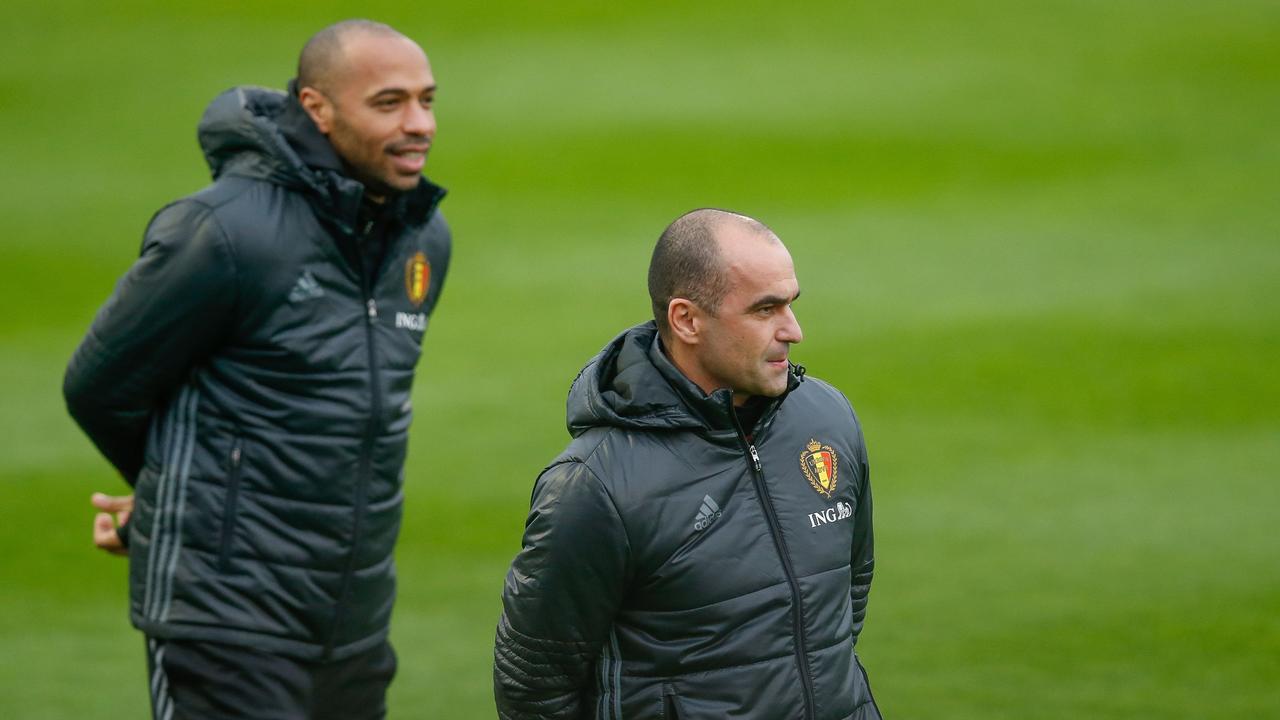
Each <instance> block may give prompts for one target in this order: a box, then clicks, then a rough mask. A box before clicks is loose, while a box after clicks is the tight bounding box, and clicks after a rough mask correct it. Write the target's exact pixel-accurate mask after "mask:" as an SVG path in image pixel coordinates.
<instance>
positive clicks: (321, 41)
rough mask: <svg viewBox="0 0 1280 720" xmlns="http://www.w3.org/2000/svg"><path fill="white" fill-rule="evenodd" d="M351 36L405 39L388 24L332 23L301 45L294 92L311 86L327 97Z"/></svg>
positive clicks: (371, 21) (341, 66)
mask: <svg viewBox="0 0 1280 720" xmlns="http://www.w3.org/2000/svg"><path fill="white" fill-rule="evenodd" d="M353 35H383V36H387V37H397V38H404V37H405V36H404V34H402V33H401V32H400V31H398V30H396V29H395V28H393V27H391V26H390V25H386V24H384V23H380V22H374V21H373V20H361V19H355V20H343V21H342V22H337V23H334V24H332V25H330V26H329V27H327V28H324V29H323V30H321V31H320V32H318V33H316V34H315V35H312V36H311V39H310V40H308V41H307V44H306V45H303V46H302V53H301V54H299V55H298V89H299V90H301V89H302V88H305V87H313V88H316V89H317V90H320V91H321V92H324V93H326V94H329V93H330V92H331V91H332V89H333V85H334V84H335V81H336V80H337V79H338V78H339V76H341V74H342V70H343V64H344V63H343V59H344V47H345V43H346V41H347V40H348V39H349V38H350V37H352V36H353ZM405 39H406V40H407V39H408V38H405Z"/></svg>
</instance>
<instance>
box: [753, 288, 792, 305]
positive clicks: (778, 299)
mask: <svg viewBox="0 0 1280 720" xmlns="http://www.w3.org/2000/svg"><path fill="white" fill-rule="evenodd" d="M799 299H800V291H799V290H797V291H796V294H795V295H792V296H791V297H789V298H788V297H783V296H781V295H765V296H764V297H762V298H760V299H758V300H756V301H755V302H753V303H751V307H750V309H751V310H757V309H759V308H762V307H769V306H771V305H787V304H789V303H793V302H795V301H796V300H799Z"/></svg>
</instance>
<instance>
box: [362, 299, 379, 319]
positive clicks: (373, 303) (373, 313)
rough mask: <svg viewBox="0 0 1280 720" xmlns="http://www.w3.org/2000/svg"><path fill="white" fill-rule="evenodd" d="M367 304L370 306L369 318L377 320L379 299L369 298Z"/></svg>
mask: <svg viewBox="0 0 1280 720" xmlns="http://www.w3.org/2000/svg"><path fill="white" fill-rule="evenodd" d="M365 306H366V307H368V308H369V319H370V320H377V319H378V301H377V300H374V299H373V298H369V299H368V301H366V302H365Z"/></svg>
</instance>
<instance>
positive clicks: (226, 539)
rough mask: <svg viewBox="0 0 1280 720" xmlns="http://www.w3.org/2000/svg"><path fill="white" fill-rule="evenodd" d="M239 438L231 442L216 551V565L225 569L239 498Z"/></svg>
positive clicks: (228, 557)
mask: <svg viewBox="0 0 1280 720" xmlns="http://www.w3.org/2000/svg"><path fill="white" fill-rule="evenodd" d="M240 443H241V440H240V438H239V437H236V439H235V441H234V442H232V443H231V455H230V460H231V462H230V466H229V467H228V468H227V498H226V502H225V503H224V504H223V509H222V543H221V547H220V548H219V552H218V567H219V568H221V569H223V570H226V569H227V563H228V562H229V561H230V559H231V536H232V534H233V530H234V529H235V521H236V506H237V505H238V504H239V500H240V453H241V444H240Z"/></svg>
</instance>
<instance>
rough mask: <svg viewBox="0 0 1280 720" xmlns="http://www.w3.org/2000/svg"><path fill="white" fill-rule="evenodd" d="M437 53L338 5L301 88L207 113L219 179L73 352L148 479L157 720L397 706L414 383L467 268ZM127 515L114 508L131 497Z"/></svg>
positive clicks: (84, 385)
mask: <svg viewBox="0 0 1280 720" xmlns="http://www.w3.org/2000/svg"><path fill="white" fill-rule="evenodd" d="M435 89H436V84H435V80H434V78H433V76H432V73H431V67H430V65H429V63H428V61H427V57H426V55H425V54H424V53H423V51H422V49H421V48H419V47H418V45H416V44H415V43H414V42H413V41H412V40H410V39H408V38H407V37H405V36H403V35H401V34H400V33H399V32H397V31H395V30H393V29H392V28H390V27H388V26H386V25H382V24H379V23H374V22H370V21H366V20H352V21H345V22H341V23H338V24H336V25H334V26H331V27H329V28H326V29H324V30H322V31H320V32H319V33H318V34H316V35H315V36H314V37H313V38H311V40H310V41H309V42H308V43H307V44H306V46H305V47H304V48H303V50H302V54H301V57H300V59H299V63H298V77H297V80H296V81H294V82H291V83H290V87H289V92H288V93H280V92H275V91H270V90H264V89H261V88H250V87H241V88H234V89H232V90H229V91H227V92H225V93H223V94H222V95H220V96H218V97H217V98H215V99H214V101H213V102H212V104H210V106H209V108H208V110H207V111H206V112H205V114H204V117H203V118H202V120H201V122H200V126H199V138H200V143H201V146H202V147H203V149H204V153H205V157H206V158H207V160H208V162H209V166H210V168H211V169H212V173H213V177H214V182H213V184H212V185H211V186H209V187H207V188H205V189H203V190H201V191H199V192H197V193H195V194H193V195H190V196H188V197H185V198H182V199H180V200H178V201H176V202H174V203H172V204H170V205H169V206H167V207H165V208H163V209H162V210H160V212H159V213H157V214H156V216H155V217H154V218H153V219H152V221H151V224H150V225H149V227H148V228H147V232H146V236H145V238H144V240H143V244H142V252H141V257H140V258H139V259H138V261H137V262H136V263H135V264H134V265H133V267H132V268H131V269H130V270H129V271H128V273H127V274H126V275H125V276H124V278H123V279H122V280H121V281H120V283H119V284H118V285H117V287H116V289H115V292H114V294H113V295H112V296H111V298H110V299H109V300H108V301H107V302H106V304H105V305H104V306H103V308H102V309H101V310H100V311H99V313H98V315H97V317H96V318H95V319H94V321H93V325H92V327H91V328H90V329H89V332H88V334H87V335H86V337H85V339H84V341H83V342H82V343H81V345H80V347H79V348H78V349H77V350H76V352H75V355H74V356H73V357H72V359H71V362H70V365H69V367H68V369H67V375H66V381H65V386H64V392H65V395H66V399H67V405H68V408H69V409H70V411H71V414H72V415H73V416H74V417H75V419H76V421H77V422H78V423H79V424H80V425H81V427H82V428H83V429H84V431H85V432H86V433H87V434H88V436H89V437H90V439H92V440H93V442H94V443H95V444H96V445H97V447H98V448H99V449H100V450H101V451H102V454H103V455H104V456H105V457H106V458H107V460H109V461H110V462H111V464H112V465H114V466H115V468H116V469H117V470H118V471H119V472H120V474H121V475H122V476H123V477H124V479H125V480H126V481H127V482H128V483H129V484H130V485H132V486H133V488H134V493H135V496H134V497H125V498H108V497H106V496H102V495H95V497H94V504H95V505H97V506H98V507H99V508H100V509H102V510H104V511H107V512H106V513H104V514H100V515H99V516H98V517H97V518H96V519H95V541H96V542H97V544H98V545H99V546H100V547H102V548H103V549H105V550H108V551H113V552H119V551H121V550H122V549H123V546H124V544H125V543H126V542H127V545H128V550H127V552H128V555H129V559H130V562H129V579H130V582H129V585H130V616H131V619H132V621H133V624H134V625H135V626H136V627H138V628H139V629H140V630H142V632H143V633H145V634H146V636H147V647H148V660H149V668H150V670H149V672H150V687H151V691H152V708H153V713H154V715H155V717H157V718H170V717H172V718H210V717H219V718H224V717H254V718H265V717H271V718H344V719H346V718H379V717H383V715H384V713H385V710H384V706H385V703H384V697H385V691H386V688H387V685H388V684H389V683H390V681H391V678H392V675H393V674H394V672H395V656H394V654H393V652H392V650H391V647H390V645H388V643H387V631H388V622H389V619H390V614H391V606H392V602H393V598H394V593H395V569H394V566H393V559H392V548H393V545H394V543H395V539H396V535H397V533H398V531H399V525H400V512H401V498H402V496H401V483H402V477H401V471H402V468H403V464H404V458H405V450H406V439H407V432H408V428H409V423H410V419H411V415H412V411H411V406H410V388H411V386H412V383H413V375H414V367H415V364H416V363H417V360H418V356H419V352H420V345H421V342H422V336H423V333H424V331H425V330H426V327H427V322H428V317H429V316H430V315H431V312H432V310H433V309H434V308H435V306H436V302H437V300H438V299H439V297H440V290H441V286H442V284H443V281H444V277H445V271H446V269H447V268H448V264H449V255H450V233H449V230H448V228H447V226H446V225H445V221H444V219H443V218H442V217H441V215H440V213H439V212H438V210H437V205H438V203H439V201H440V199H441V197H442V196H443V195H444V191H443V190H442V189H441V188H439V187H437V186H435V185H433V184H431V183H430V182H428V181H427V180H426V179H425V178H423V176H422V168H423V163H424V161H425V159H426V155H427V152H428V150H429V149H430V147H431V145H432V143H433V141H434V138H435V134H436V121H435V116H434V110H433V104H432V103H433V100H434V95H435ZM130 512H131V516H130V517H128V522H127V525H126V526H124V527H122V528H119V529H117V528H116V527H114V526H113V519H112V517H111V513H117V514H118V515H117V516H118V517H119V518H120V519H122V520H123V519H124V518H125V516H126V515H127V514H129V513H130Z"/></svg>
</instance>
